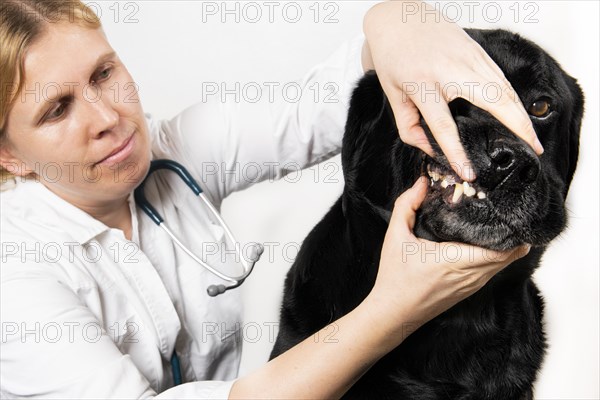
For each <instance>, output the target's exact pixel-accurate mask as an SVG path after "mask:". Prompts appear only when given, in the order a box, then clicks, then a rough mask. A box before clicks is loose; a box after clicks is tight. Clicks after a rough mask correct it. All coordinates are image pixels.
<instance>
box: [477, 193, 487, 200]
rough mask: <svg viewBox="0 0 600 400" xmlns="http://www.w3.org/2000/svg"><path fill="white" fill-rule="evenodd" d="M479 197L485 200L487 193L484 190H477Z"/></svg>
mask: <svg viewBox="0 0 600 400" xmlns="http://www.w3.org/2000/svg"><path fill="white" fill-rule="evenodd" d="M477 198H478V199H480V200H483V199H485V198H486V195H485V193H483V192H477Z"/></svg>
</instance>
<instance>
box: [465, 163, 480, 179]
mask: <svg viewBox="0 0 600 400" xmlns="http://www.w3.org/2000/svg"><path fill="white" fill-rule="evenodd" d="M463 172H464V178H465V179H466V180H467V181H469V182H472V181H474V180H475V179H476V178H477V176H476V175H475V170H473V167H472V166H471V164H466V165H465V167H464V168H463Z"/></svg>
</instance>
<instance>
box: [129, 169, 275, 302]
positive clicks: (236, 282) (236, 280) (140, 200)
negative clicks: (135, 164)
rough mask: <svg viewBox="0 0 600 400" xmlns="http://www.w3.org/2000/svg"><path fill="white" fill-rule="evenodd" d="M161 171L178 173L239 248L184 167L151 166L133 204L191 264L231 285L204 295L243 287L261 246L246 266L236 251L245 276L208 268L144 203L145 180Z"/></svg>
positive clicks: (255, 247) (211, 288) (213, 287)
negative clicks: (159, 228)
mask: <svg viewBox="0 0 600 400" xmlns="http://www.w3.org/2000/svg"><path fill="white" fill-rule="evenodd" d="M160 169H168V170H171V171H173V172H175V173H177V175H179V177H180V178H181V179H182V180H183V181H184V182H185V184H186V185H188V187H189V188H190V189H192V191H193V192H194V193H195V194H196V196H198V197H200V200H202V202H203V203H204V204H205V205H206V207H207V208H208V209H209V210H210V212H211V214H212V215H213V216H214V217H215V219H216V220H217V221H218V223H219V225H220V226H221V227H222V228H223V230H224V231H225V234H226V235H227V238H228V239H229V241H230V242H231V243H232V244H233V246H234V247H238V246H236V243H237V242H236V240H235V238H234V237H233V234H232V233H231V230H230V229H229V227H228V226H227V224H226V223H225V221H223V218H221V216H220V215H219V213H218V211H217V210H216V209H215V207H214V206H213V205H212V203H211V202H210V201H209V200H208V199H207V198H206V196H205V195H204V193H202V189H201V188H200V185H198V184H197V183H196V181H195V180H194V178H192V176H191V175H190V173H189V172H188V171H187V170H186V169H185V168H184V167H183V165H181V164H179V163H178V162H175V161H173V160H154V161H152V162H151V163H150V169H149V170H148V175H146V178H145V179H144V180H143V181H142V183H141V184H140V185H139V186H138V187H137V188H136V189H135V191H134V198H135V202H136V203H137V205H138V206H139V207H140V208H141V209H142V211H144V212H145V213H146V215H148V216H149V217H150V219H152V221H154V223H155V224H156V225H158V226H159V227H161V228H162V229H163V230H164V231H165V232H167V234H168V235H169V236H170V237H171V239H172V240H173V242H175V244H177V246H179V247H180V248H181V249H182V250H183V251H184V252H185V253H186V254H187V255H188V256H190V257H191V258H192V259H193V260H194V261H196V262H197V263H198V264H200V265H201V266H203V267H204V268H206V269H207V270H208V271H210V272H211V273H213V274H214V275H216V276H218V277H219V278H221V279H223V280H224V281H228V282H230V283H232V285H229V286H225V285H210V286H209V287H208V288H207V290H206V292H207V293H208V295H209V296H212V297H214V296H217V295H219V294H221V293H225V291H226V290H230V289H234V288H236V287H238V286H240V285H241V284H242V283H244V280H245V279H246V278H247V277H248V276H249V275H250V273H251V272H252V269H253V268H254V264H255V263H256V262H257V261H258V260H259V259H260V256H261V254H262V253H263V250H264V248H263V246H262V245H260V244H258V243H256V244H253V245H252V248H251V253H250V256H249V259H250V261H249V262H246V259H245V258H244V256H243V254H242V250H241V249H240V248H239V247H238V249H237V251H236V253H237V256H238V257H239V258H240V262H241V264H242V267H243V270H244V272H243V273H242V275H240V276H228V275H225V274H223V273H222V272H219V271H217V270H216V269H215V268H213V267H211V266H210V265H208V264H207V263H206V262H205V261H204V260H202V259H201V258H200V257H198V256H197V255H196V254H194V253H193V252H192V251H191V250H190V249H188V248H187V247H186V246H185V245H184V244H183V243H182V242H181V240H179V238H178V237H177V236H175V234H174V233H173V232H172V231H171V230H170V229H169V228H168V227H167V225H166V224H165V222H164V219H163V217H162V216H161V215H160V214H159V213H158V211H156V209H155V208H154V207H153V206H152V204H150V202H149V201H148V200H147V199H146V195H145V194H144V186H145V184H146V182H147V181H148V178H149V177H150V175H152V173H154V172H156V171H158V170H160Z"/></svg>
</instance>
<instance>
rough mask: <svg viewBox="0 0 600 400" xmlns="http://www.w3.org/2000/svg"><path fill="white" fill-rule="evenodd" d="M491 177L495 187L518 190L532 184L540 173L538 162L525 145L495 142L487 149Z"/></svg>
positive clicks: (501, 141)
mask: <svg viewBox="0 0 600 400" xmlns="http://www.w3.org/2000/svg"><path fill="white" fill-rule="evenodd" d="M489 156H490V160H491V171H490V172H491V175H492V176H493V180H495V181H496V185H498V184H502V186H504V187H506V188H514V189H519V188H521V187H523V185H527V184H529V183H532V182H534V181H535V180H536V179H537V177H538V175H539V173H540V160H539V158H538V157H537V156H536V155H535V153H534V152H533V150H531V149H530V148H529V146H528V145H527V144H525V143H524V142H523V143H519V142H514V141H512V140H511V141H507V140H505V139H498V140H496V141H495V142H494V143H493V144H492V146H491V147H490V149H489Z"/></svg>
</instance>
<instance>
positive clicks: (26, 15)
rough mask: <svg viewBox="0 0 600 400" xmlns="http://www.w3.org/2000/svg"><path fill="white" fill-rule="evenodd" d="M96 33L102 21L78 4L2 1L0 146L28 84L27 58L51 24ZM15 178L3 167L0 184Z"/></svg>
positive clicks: (76, 0)
mask: <svg viewBox="0 0 600 400" xmlns="http://www.w3.org/2000/svg"><path fill="white" fill-rule="evenodd" d="M59 22H60V23H75V24H78V25H80V26H84V27H88V28H91V29H97V28H100V27H101V24H100V19H99V18H98V17H97V16H96V14H94V12H93V11H92V10H91V9H90V8H89V7H88V6H86V5H85V4H83V3H82V2H81V1H79V0H0V49H2V51H0V146H4V145H6V140H7V133H6V124H7V119H8V113H9V111H10V109H11V108H12V106H13V104H14V102H15V100H16V98H17V96H18V95H19V93H20V92H21V89H22V88H23V85H24V81H25V70H24V56H25V52H26V51H27V49H28V47H29V46H30V45H31V44H32V43H33V42H35V41H36V40H37V39H38V38H39V37H40V36H41V35H42V34H43V32H44V31H45V30H46V29H48V27H49V26H50V24H52V23H59ZM11 178H13V175H12V174H11V173H10V172H9V171H7V170H6V169H4V168H2V167H0V184H2V183H4V182H7V181H8V180H11V181H12V179H11Z"/></svg>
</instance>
